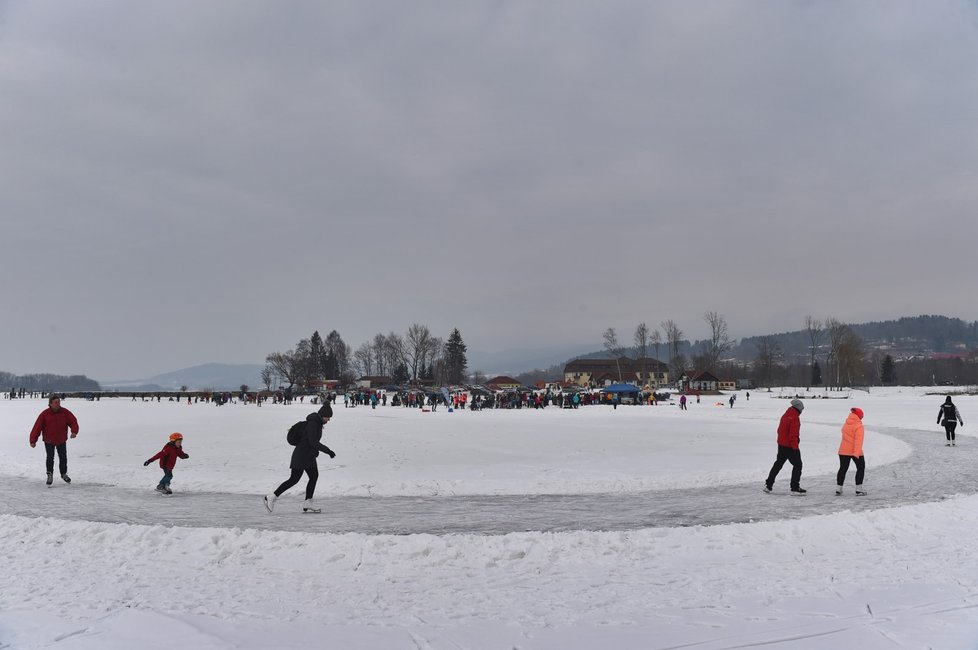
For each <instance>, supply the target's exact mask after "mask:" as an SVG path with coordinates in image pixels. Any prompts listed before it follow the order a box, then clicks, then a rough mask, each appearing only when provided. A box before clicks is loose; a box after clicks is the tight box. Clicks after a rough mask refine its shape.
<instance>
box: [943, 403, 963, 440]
mask: <svg viewBox="0 0 978 650" xmlns="http://www.w3.org/2000/svg"><path fill="white" fill-rule="evenodd" d="M941 420H943V422H942V421H941ZM937 423H938V424H943V425H944V434H945V435H946V436H947V443H945V445H944V446H945V447H954V446H956V445H955V443H954V430H955V429H957V428H958V423H960V424H961V426H964V420H962V419H961V414H960V413H958V407H957V406H955V405H954V402H952V401H951V396H950V395H948V396H947V399H946V400H944V403H943V404H941V409H940V410H939V411H938V412H937Z"/></svg>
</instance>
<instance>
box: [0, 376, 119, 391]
mask: <svg viewBox="0 0 978 650" xmlns="http://www.w3.org/2000/svg"><path fill="white" fill-rule="evenodd" d="M0 388H2V389H3V390H11V389H14V388H16V389H18V390H19V389H21V388H23V389H24V390H27V391H32V392H35V391H73V392H74V391H81V392H87V391H100V390H102V387H101V386H100V385H99V383H98V382H97V381H95V380H94V379H89V378H88V377H86V376H85V375H52V374H47V373H35V374H28V375H15V374H13V373H9V372H0Z"/></svg>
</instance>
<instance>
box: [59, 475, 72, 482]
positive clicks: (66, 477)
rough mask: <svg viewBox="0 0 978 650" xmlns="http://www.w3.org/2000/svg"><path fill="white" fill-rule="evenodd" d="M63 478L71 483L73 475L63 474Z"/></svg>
mask: <svg viewBox="0 0 978 650" xmlns="http://www.w3.org/2000/svg"><path fill="white" fill-rule="evenodd" d="M61 480H62V481H64V482H65V483H71V477H70V476H68V475H67V474H62V475H61Z"/></svg>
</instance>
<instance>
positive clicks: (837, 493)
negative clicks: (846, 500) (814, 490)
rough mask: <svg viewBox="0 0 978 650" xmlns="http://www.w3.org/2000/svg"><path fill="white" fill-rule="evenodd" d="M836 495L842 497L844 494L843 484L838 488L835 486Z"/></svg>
mask: <svg viewBox="0 0 978 650" xmlns="http://www.w3.org/2000/svg"><path fill="white" fill-rule="evenodd" d="M835 496H837V497H841V496H842V486H841V485H840V486H838V487H837V488H835Z"/></svg>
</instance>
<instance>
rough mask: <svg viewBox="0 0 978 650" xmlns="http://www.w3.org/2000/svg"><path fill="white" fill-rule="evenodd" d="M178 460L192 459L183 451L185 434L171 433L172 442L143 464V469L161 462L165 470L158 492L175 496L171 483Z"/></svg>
mask: <svg viewBox="0 0 978 650" xmlns="http://www.w3.org/2000/svg"><path fill="white" fill-rule="evenodd" d="M177 458H183V459H187V458H190V454H188V453H187V452H185V451H184V450H183V434H182V433H171V434H170V441H169V442H168V443H166V444H165V445H163V449H161V450H160V452H159V453H158V454H156V455H155V456H153V457H152V458H150V459H149V460H147V461H146V462H145V463H143V467H146V466H147V465H149V464H150V463H152V462H153V461H154V460H159V461H160V469H162V470H163V478H161V479H160V482H159V483H158V484H157V486H156V491H157V492H162V493H163V494H173V490H171V489H170V481H172V480H173V468H174V467H176V464H177Z"/></svg>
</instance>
